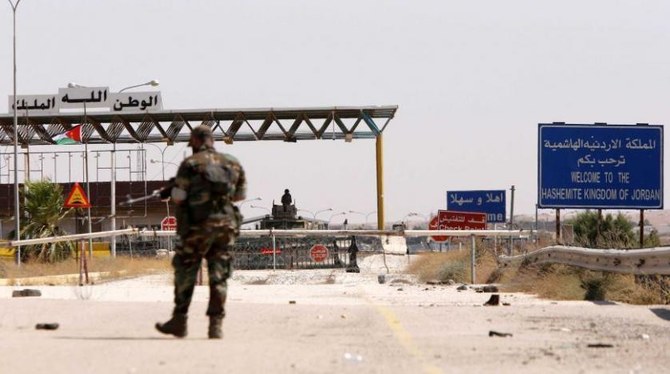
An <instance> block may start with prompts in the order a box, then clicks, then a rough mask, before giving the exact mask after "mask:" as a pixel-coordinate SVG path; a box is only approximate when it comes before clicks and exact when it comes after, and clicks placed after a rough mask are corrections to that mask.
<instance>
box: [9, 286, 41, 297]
mask: <svg viewBox="0 0 670 374" xmlns="http://www.w3.org/2000/svg"><path fill="white" fill-rule="evenodd" d="M36 296H42V292H41V291H40V290H34V289H30V288H26V289H24V290H16V291H12V297H36Z"/></svg>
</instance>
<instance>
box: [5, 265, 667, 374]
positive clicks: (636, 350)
mask: <svg viewBox="0 0 670 374" xmlns="http://www.w3.org/2000/svg"><path fill="white" fill-rule="evenodd" d="M361 268H362V270H363V271H362V273H361V274H349V273H345V272H344V271H343V270H301V271H284V270H282V271H276V272H272V271H237V272H236V274H235V276H234V278H233V279H232V280H231V281H230V283H229V284H230V287H229V295H228V303H227V308H226V309H227V316H226V319H225V321H224V339H223V340H219V341H216V340H213V341H210V340H208V339H207V338H206V337H207V318H206V316H205V315H204V313H205V309H206V300H207V295H208V290H207V287H206V286H198V287H197V289H196V293H195V295H194V302H193V305H192V307H191V313H190V317H189V335H188V337H187V338H185V339H176V338H172V337H167V336H163V335H161V334H159V333H158V332H156V331H155V330H154V328H153V325H154V323H155V322H157V321H164V320H166V319H167V318H169V315H170V311H171V308H172V287H171V284H170V282H171V276H170V275H169V274H165V275H156V276H149V277H141V278H137V279H131V280H123V281H116V282H110V283H105V284H100V285H94V286H84V287H77V286H40V287H30V288H37V289H39V290H41V291H42V296H41V297H25V298H12V297H11V293H12V291H13V290H17V289H23V288H25V287H19V286H13V287H10V286H6V287H0V352H1V353H0V372H2V373H53V374H57V373H72V372H82V373H349V372H351V373H354V372H355V373H474V372H491V373H537V372H542V373H566V372H568V373H580V372H583V373H662V372H667V370H668V368H669V367H670V355H669V354H668V352H670V307H668V306H632V305H625V304H618V303H598V304H596V303H591V302H586V301H579V302H575V301H571V302H566V301H560V302H556V301H550V300H540V299H536V298H534V297H532V296H530V295H525V294H517V293H514V294H512V293H501V294H500V297H501V301H502V302H504V303H509V304H510V305H509V306H502V305H500V306H483V304H484V303H485V302H486V300H488V298H489V297H490V294H488V293H477V292H475V290H473V289H472V288H470V289H468V290H466V291H457V290H456V288H457V286H458V285H454V286H428V285H424V284H417V283H416V282H415V281H413V279H412V278H410V277H408V276H407V275H404V274H400V273H399V272H397V271H396V270H392V272H391V274H388V275H387V276H386V277H387V278H386V280H387V281H386V283H384V284H380V283H379V282H378V281H377V275H378V274H381V273H382V271H381V269H380V268H378V267H377V268H374V267H367V268H366V267H364V266H362V267H361ZM384 272H385V271H384ZM293 302H294V303H293ZM50 322H57V323H59V324H60V327H59V328H58V329H57V330H55V331H45V330H36V329H35V325H36V324H38V323H50ZM491 330H494V331H497V332H503V333H511V334H512V336H511V337H496V336H494V337H489V331H491ZM590 346H591V347H590Z"/></svg>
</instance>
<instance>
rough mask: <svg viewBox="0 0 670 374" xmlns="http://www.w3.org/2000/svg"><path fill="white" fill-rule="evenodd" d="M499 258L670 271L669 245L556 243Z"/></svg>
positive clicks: (613, 269)
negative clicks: (613, 246)
mask: <svg viewBox="0 0 670 374" xmlns="http://www.w3.org/2000/svg"><path fill="white" fill-rule="evenodd" d="M498 260H499V262H500V263H502V264H503V265H510V264H513V263H519V262H523V261H526V262H528V263H531V264H565V265H572V266H578V267H582V268H586V269H591V270H600V271H611V272H617V273H627V274H638V275H650V274H670V247H656V248H645V249H628V250H625V249H591V248H581V247H569V246H562V245H555V246H551V247H546V248H542V249H539V250H537V251H533V252H530V253H527V254H524V255H518V256H500V257H498Z"/></svg>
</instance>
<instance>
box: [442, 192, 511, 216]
mask: <svg viewBox="0 0 670 374" xmlns="http://www.w3.org/2000/svg"><path fill="white" fill-rule="evenodd" d="M505 205H506V202H505V190H489V191H447V210H453V211H458V212H476V213H486V222H488V223H496V222H505Z"/></svg>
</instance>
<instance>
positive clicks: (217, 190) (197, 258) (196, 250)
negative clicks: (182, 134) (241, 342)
mask: <svg viewBox="0 0 670 374" xmlns="http://www.w3.org/2000/svg"><path fill="white" fill-rule="evenodd" d="M213 143H214V140H213V137H212V132H211V130H210V128H209V127H207V126H204V125H202V126H199V127H196V128H195V129H193V131H192V133H191V138H190V140H189V145H190V146H191V148H192V149H193V155H192V156H190V157H188V158H187V159H185V160H184V161H183V162H182V163H181V165H180V166H179V170H178V171H177V177H176V179H175V185H174V187H173V188H172V193H171V198H172V199H173V200H174V202H175V204H176V205H177V213H176V215H177V235H178V241H177V246H176V250H175V252H176V253H175V256H174V258H173V259H172V266H173V267H174V274H175V278H174V285H175V289H174V302H175V307H174V310H173V313H172V319H170V320H169V321H167V322H165V323H156V329H158V331H160V332H162V333H164V334H172V335H174V336H176V337H179V338H182V337H185V336H186V334H187V327H186V322H187V314H188V308H189V305H190V304H191V298H192V296H193V289H194V287H195V283H196V277H197V274H198V270H199V269H200V263H201V261H202V259H203V258H204V259H206V260H207V269H208V275H209V306H208V308H207V316H209V333H208V335H209V338H210V339H221V337H222V332H221V322H222V320H223V317H224V315H225V311H224V304H225V302H226V291H227V285H226V280H227V279H228V278H229V277H230V275H231V272H232V255H231V253H230V252H229V248H230V247H231V246H232V245H233V243H234V242H235V238H236V237H237V236H238V235H239V226H240V225H241V223H242V216H241V214H240V213H239V210H238V209H237V207H236V206H234V205H233V202H235V201H240V200H243V199H244V198H245V194H246V179H245V176H244V170H243V169H242V166H241V165H240V163H239V162H238V161H237V159H235V158H234V157H232V156H230V155H227V154H222V153H218V152H216V150H215V149H214V145H213Z"/></svg>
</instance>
